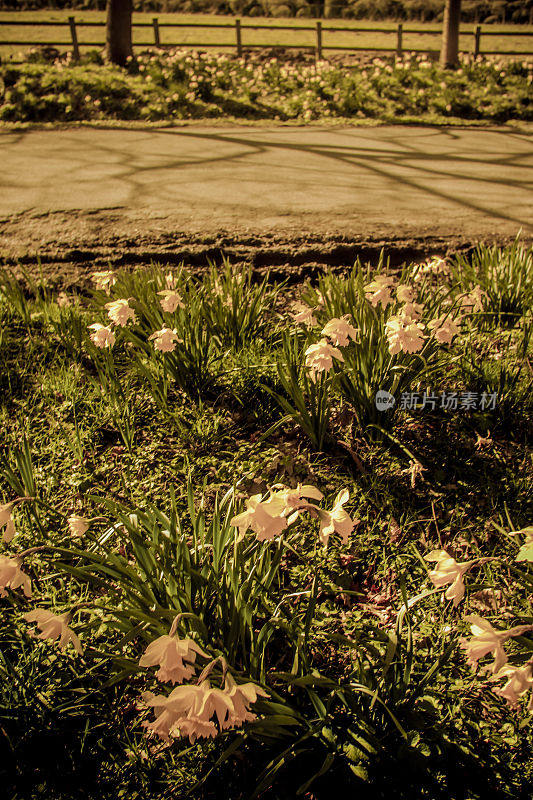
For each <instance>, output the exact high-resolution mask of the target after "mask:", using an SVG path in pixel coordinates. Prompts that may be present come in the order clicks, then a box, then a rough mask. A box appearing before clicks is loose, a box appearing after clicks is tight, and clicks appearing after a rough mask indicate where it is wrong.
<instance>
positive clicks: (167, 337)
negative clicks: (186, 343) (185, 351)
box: [148, 327, 181, 353]
mask: <svg viewBox="0 0 533 800" xmlns="http://www.w3.org/2000/svg"><path fill="white" fill-rule="evenodd" d="M148 338H149V340H150V341H153V343H154V347H155V349H156V350H159V351H160V352H162V353H172V352H173V351H174V350H175V349H176V343H177V342H181V339H180V338H179V337H178V332H177V330H176V329H175V328H173V329H172V328H165V327H163V328H161V330H159V331H155V333H152V335H151V336H149V337H148Z"/></svg>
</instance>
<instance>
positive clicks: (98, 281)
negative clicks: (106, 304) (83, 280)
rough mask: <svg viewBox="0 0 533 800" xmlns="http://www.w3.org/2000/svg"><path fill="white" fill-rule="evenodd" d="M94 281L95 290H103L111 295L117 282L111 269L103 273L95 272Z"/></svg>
mask: <svg viewBox="0 0 533 800" xmlns="http://www.w3.org/2000/svg"><path fill="white" fill-rule="evenodd" d="M92 279H93V281H94V283H95V288H96V289H103V290H104V292H105V293H106V294H110V293H111V287H112V286H114V285H115V283H116V282H117V277H116V275H115V273H114V272H113V270H110V269H108V270H103V271H102V272H93V274H92Z"/></svg>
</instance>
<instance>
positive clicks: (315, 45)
mask: <svg viewBox="0 0 533 800" xmlns="http://www.w3.org/2000/svg"><path fill="white" fill-rule="evenodd" d="M2 25H8V26H10V27H18V26H20V27H24V26H32V27H33V28H36V27H48V26H49V27H54V28H58V27H65V28H67V29H68V30H69V32H70V38H69V40H68V41H60V42H58V41H46V42H36V41H31V42H28V41H27V40H24V39H17V40H13V39H10V40H9V39H1V38H0V46H6V45H16V46H25V47H29V46H32V47H40V46H47V45H48V46H52V47H72V52H73V55H74V58H79V55H80V47H103V46H104V42H83V41H81V40H80V38H79V36H78V30H79V29H81V28H105V22H76V19H75V17H69V18H68V21H66V22H51V21H42V22H37V23H36V22H30V21H26V20H20V21H11V20H9V21H8V20H0V36H1V31H2V28H1V26H2ZM133 28H148V29H151V39H150V41H142V42H135V47H153V46H156V47H186V48H189V47H190V48H200V49H203V48H206V47H217V48H228V47H235V48H236V50H237V54H238V55H239V56H242V55H243V52H244V48H252V47H253V48H265V47H268V48H270V47H281V48H283V49H287V48H292V49H298V50H305V49H313V50H315V52H316V55H317V58H319V59H321V58H322V56H323V53H324V51H325V50H328V51H329V50H342V51H345V52H351V51H354V52H357V51H365V52H379V53H397V54H398V55H401V54H402V53H403V52H404V51H406V50H408V51H409V52H411V53H413V52H414V53H428V52H432V51H434V50H436V49H439V47H440V41H439V42H438V44H437V46H436V48H416V47H415V48H413V47H404V39H403V37H404V35H405V34H423V35H430V36H432V35H434V36H438V37H440V36H442V30H441V28H410V27H404V26H403V24H402V23H401V22H400V23H398V25H397V27H395V28H383V27H381V28H380V27H376V28H351V27H346V26H345V27H339V26H336V25H325V24H324V23H323V22H321V21H320V20H319V21H317V22H316V23H315V24H314V25H313V26H311V25H309V26H307V25H305V26H300V25H298V26H295V25H264V24H258V23H255V22H253V21H248V20H246V21H245V22H243V21H242V20H241V19H235V20H234V21H233V22H220V23H219V22H216V23H213V22H160V21H159V19H158V17H154V18H153V19H152V22H134V23H133ZM166 28H171V29H172V28H189V29H195V30H196V29H200V30H201V29H203V28H209V29H223V30H226V31H227V30H229V29H230V30H232V31H233V32H234V37H235V38H234V43H233V44H232V43H228V42H201V41H199V42H188V41H187V42H172V43H166V42H164V41H163V37H162V35H161V33H162V31H163V30H164V29H166ZM249 30H254V31H258V30H268V31H293V32H300V31H306V32H309V33H312V34H313V36H312V37H310V38H312V40H311V41H310V42H309V44H271V43H268V44H267V43H264V44H257V43H254V44H252V43H247V42H246V41H245V37H244V36H243V34H245V32H246V31H249ZM329 33H344V34H353V44H349V45H346V44H343V45H334V44H330V43H325V42H324V34H329ZM369 33H382V34H389V35H390V37H391V46H390V47H369V46H368V45H360V44H358V43H357V37H358V34H369ZM465 35H466V36H471V37H472V39H471V41H472V49H471V52H472V53H473V54H474V55H475V56H477V55H479V54H481V53H483V55H502V56H516V55H524V56H528V55H533V50H490V49H483V50H482V49H481V39H482V37H483V38H485V37H491V36H498V37H505V36H512V37H517V36H529V38H530V39H531V40H533V34H532V33H531V32H530V31H510V32H507V31H506V32H501V31H491V30H487V29H486V28H484V29H483V30H482V27H481V25H476V26H475V27H474V29H473V30H472V32H469V33H466V32H465V31H463V32H462V36H465ZM198 38H201V37H198Z"/></svg>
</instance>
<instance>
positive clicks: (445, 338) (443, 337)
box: [428, 317, 460, 344]
mask: <svg viewBox="0 0 533 800" xmlns="http://www.w3.org/2000/svg"><path fill="white" fill-rule="evenodd" d="M428 328H429V330H432V331H433V336H434V337H435V339H436V341H437V342H439V344H451V342H452V339H453V337H454V336H457V334H458V333H459V332H460V328H459V325H458V324H457V320H454V319H451V317H436V318H435V319H432V320H431V321H430V322H428Z"/></svg>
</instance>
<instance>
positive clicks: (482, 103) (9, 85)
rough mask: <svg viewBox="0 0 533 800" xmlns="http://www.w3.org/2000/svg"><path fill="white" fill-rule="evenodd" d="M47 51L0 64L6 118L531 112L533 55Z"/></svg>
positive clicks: (512, 116)
mask: <svg viewBox="0 0 533 800" xmlns="http://www.w3.org/2000/svg"><path fill="white" fill-rule="evenodd" d="M51 58H52V63H49V54H47V53H44V54H43V53H42V52H41V51H37V50H36V51H35V52H31V51H30V52H29V53H28V54H27V56H26V60H25V62H24V63H22V64H20V65H14V64H9V63H6V64H5V65H0V78H2V80H3V83H4V93H3V97H2V103H1V105H0V120H3V121H4V122H14V123H18V122H23V123H26V122H56V121H57V122H71V121H77V120H79V121H90V122H97V121H99V120H101V121H105V120H144V121H145V120H152V121H157V120H166V121H172V120H178V121H179V120H184V119H202V118H217V117H221V118H222V117H224V118H227V117H228V116H229V117H230V118H238V119H243V118H247V119H254V120H261V119H264V120H268V119H274V120H277V121H291V120H294V121H296V122H309V121H312V120H320V121H327V120H336V119H337V120H348V119H349V120H350V121H354V120H356V121H357V120H361V121H367V120H373V121H377V122H379V121H381V122H389V123H390V122H393V123H396V122H409V121H415V120H416V121H424V122H428V123H439V122H446V123H449V122H453V121H454V120H455V121H464V120H468V121H470V122H472V123H476V122H477V123H483V122H494V121H498V122H505V121H507V120H531V119H532V118H533V117H532V114H533V112H532V108H533V62H531V61H527V60H523V61H508V60H505V61H504V60H501V59H483V58H481V57H478V58H477V59H474V58H473V57H471V56H465V57H464V58H463V60H462V62H461V65H460V68H459V69H458V70H454V71H449V70H443V69H442V68H441V67H440V66H439V65H438V64H437V63H436V62H434V61H431V60H429V59H428V58H427V57H426V56H419V55H416V54H406V55H405V56H403V57H401V58H397V57H392V58H373V59H367V60H366V61H363V62H361V63H359V64H357V65H352V66H350V67H348V66H343V65H342V64H338V63H329V62H327V61H321V62H318V63H315V62H314V60H313V59H311V60H309V59H308V60H306V59H305V58H301V59H298V58H296V59H294V58H293V59H289V58H287V59H283V60H280V59H277V58H274V57H268V58H265V56H264V55H261V54H259V53H253V54H251V55H250V56H249V57H248V58H247V59H238V58H236V57H234V56H232V55H227V54H222V53H219V54H214V53H210V54H205V53H201V52H195V51H188V50H179V49H178V50H172V49H170V50H163V49H158V50H155V49H154V50H150V51H145V52H143V53H139V55H138V57H136V59H134V60H131V62H130V63H129V65H128V67H127V68H125V69H120V68H118V67H111V66H109V65H104V64H103V63H102V58H101V55H100V54H99V53H98V52H96V51H93V52H91V53H89V54H87V55H85V56H83V58H82V61H81V63H79V64H77V63H74V62H73V61H72V59H71V56H70V55H66V56H64V57H62V56H59V54H57V53H55V54H52V56H51Z"/></svg>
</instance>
